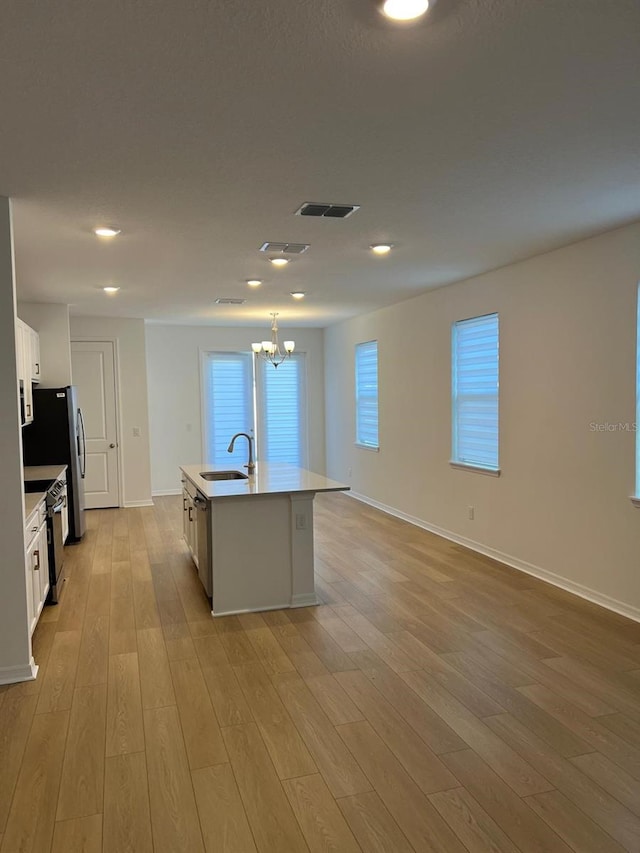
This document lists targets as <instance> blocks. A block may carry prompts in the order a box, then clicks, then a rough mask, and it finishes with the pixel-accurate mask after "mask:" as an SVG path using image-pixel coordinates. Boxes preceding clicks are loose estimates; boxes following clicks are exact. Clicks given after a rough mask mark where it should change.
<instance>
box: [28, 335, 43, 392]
mask: <svg viewBox="0 0 640 853" xmlns="http://www.w3.org/2000/svg"><path fill="white" fill-rule="evenodd" d="M27 329H29V355H30V360H31V381H32V382H40V335H39V334H38V333H37V332H36V330H35V329H31V328H29V326H27Z"/></svg>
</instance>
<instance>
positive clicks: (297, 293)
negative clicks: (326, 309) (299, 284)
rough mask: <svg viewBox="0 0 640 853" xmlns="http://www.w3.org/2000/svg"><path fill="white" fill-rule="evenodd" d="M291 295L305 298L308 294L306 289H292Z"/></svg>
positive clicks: (295, 297)
mask: <svg viewBox="0 0 640 853" xmlns="http://www.w3.org/2000/svg"><path fill="white" fill-rule="evenodd" d="M291 295H292V296H293V298H294V299H304V298H305V296H306V295H307V294H306V293H305V292H304V290H292V291H291Z"/></svg>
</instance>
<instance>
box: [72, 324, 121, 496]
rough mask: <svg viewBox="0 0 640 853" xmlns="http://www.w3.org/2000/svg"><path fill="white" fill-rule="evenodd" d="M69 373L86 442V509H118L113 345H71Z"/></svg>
mask: <svg viewBox="0 0 640 853" xmlns="http://www.w3.org/2000/svg"><path fill="white" fill-rule="evenodd" d="M71 369H72V377H73V384H74V385H75V386H76V388H77V389H78V405H79V406H80V408H81V409H82V414H83V417H84V428H85V433H86V442H87V450H86V474H85V481H84V494H85V501H86V507H87V509H99V508H102V507H110V506H120V489H119V479H118V449H117V448H118V430H117V423H118V421H117V417H116V371H115V356H114V351H113V342H112V341H72V342H71Z"/></svg>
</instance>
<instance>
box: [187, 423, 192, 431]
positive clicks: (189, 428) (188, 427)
mask: <svg viewBox="0 0 640 853" xmlns="http://www.w3.org/2000/svg"><path fill="white" fill-rule="evenodd" d="M187 432H191V424H187Z"/></svg>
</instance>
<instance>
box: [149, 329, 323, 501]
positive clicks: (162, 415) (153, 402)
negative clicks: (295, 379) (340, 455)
mask: <svg viewBox="0 0 640 853" xmlns="http://www.w3.org/2000/svg"><path fill="white" fill-rule="evenodd" d="M285 332H286V335H285V334H284V333H285ZM269 335H270V333H269V329H268V327H267V326H264V327H260V328H257V327H253V328H247V327H245V328H230V327H227V328H221V327H217V326H216V327H211V326H170V325H155V324H149V325H147V364H148V379H149V418H150V423H151V460H152V472H153V473H152V488H153V492H154V494H156V493H163V492H165V493H166V492H170V491H175V490H176V489H177V488H178V487H179V485H180V482H179V478H178V466H179V465H186V464H198V463H200V462H202V461H205V460H203V459H202V427H201V423H202V413H201V394H200V351H207V350H209V351H214V350H231V351H234V350H235V351H244V352H247V351H249V350H250V348H251V342H252V341H261V340H262V339H263V338H265V337H269ZM281 337H282V339H283V340H284V338H285V337H286V338H287V339H289V338H291V339H293V340H295V342H296V351H297V352H306V354H307V356H306V361H307V398H308V415H309V420H308V423H309V467H310V468H311V469H312V470H313V471H317V472H318V473H321V474H322V473H324V468H325V457H324V378H323V369H324V368H323V352H322V330H321V329H290V328H287V329H283V330H281Z"/></svg>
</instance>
